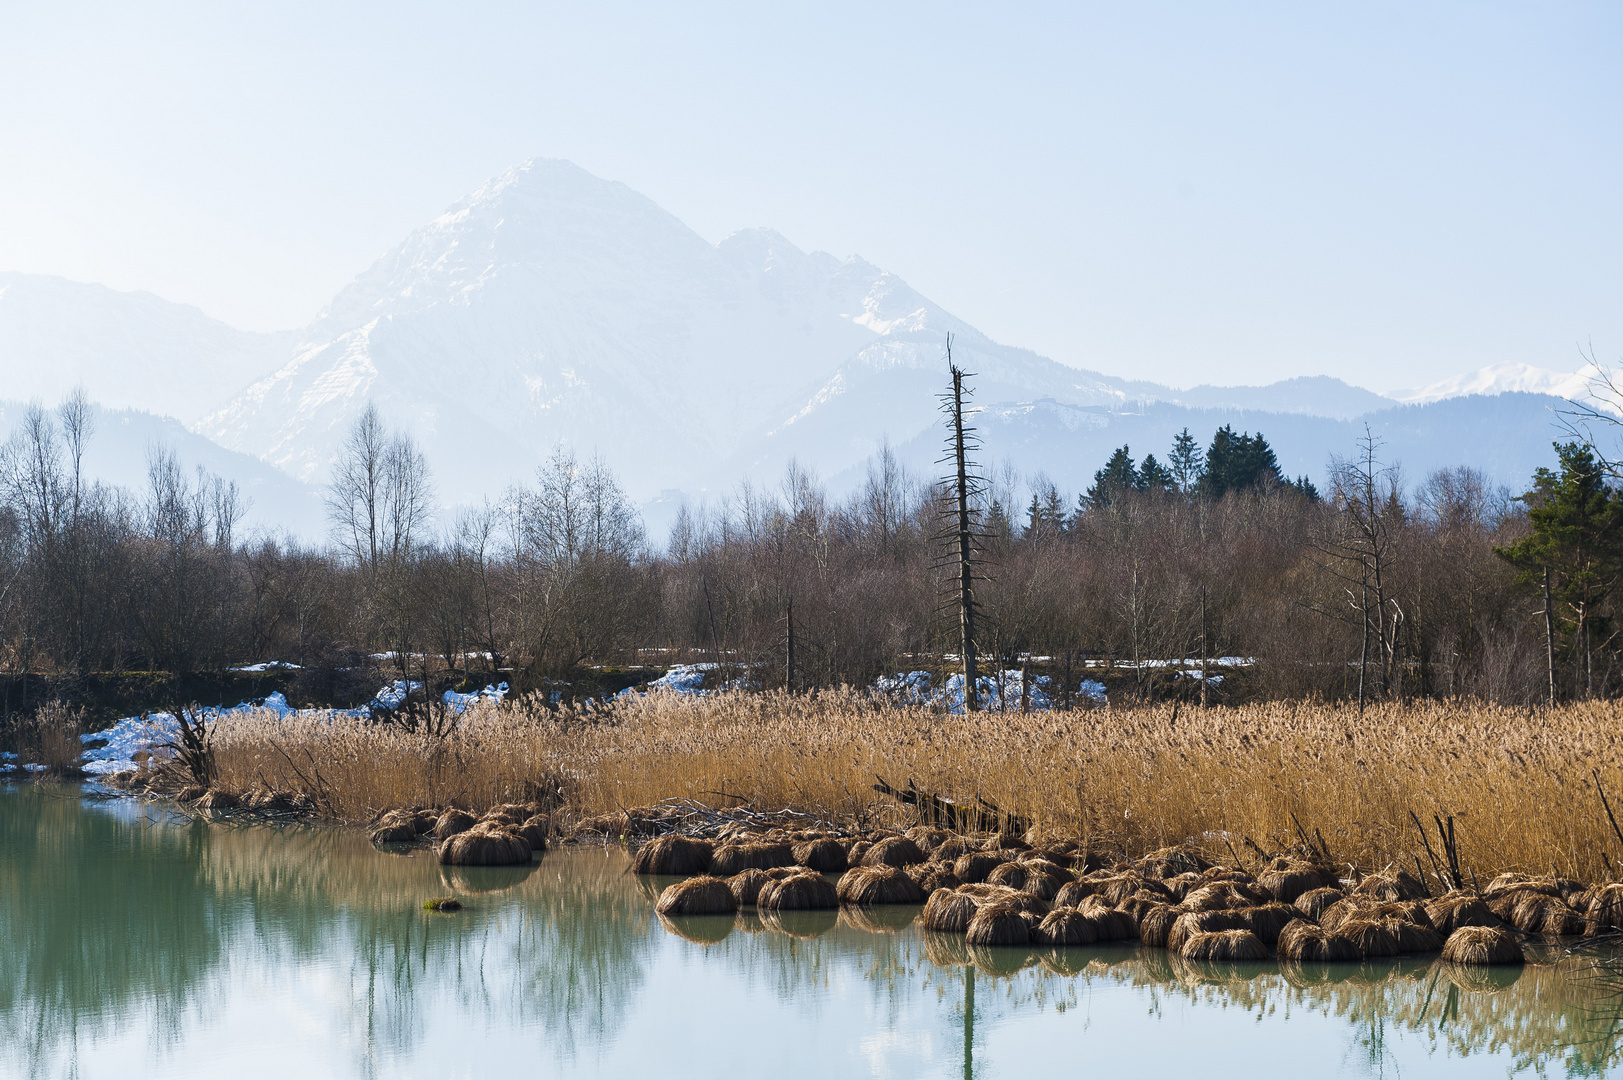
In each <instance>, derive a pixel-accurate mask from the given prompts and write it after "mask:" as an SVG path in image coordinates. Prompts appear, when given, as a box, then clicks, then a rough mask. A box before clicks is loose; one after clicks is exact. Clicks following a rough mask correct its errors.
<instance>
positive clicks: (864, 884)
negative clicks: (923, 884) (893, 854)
mask: <svg viewBox="0 0 1623 1080" xmlns="http://www.w3.org/2000/svg"><path fill="white" fill-rule="evenodd" d="M836 892H837V893H838V895H839V898H840V903H842V904H922V903H923V902H924V890H923V889H920V888H919V886H918V884H917V883H916V882H915V881H914V880H913V879H912V878H910V877H908V876H907V873H906V872H905V871H903V870H899V869H897V868H896V867H894V866H853V867H852V868H851V869H849V870H847V871H846V872H845V873H844V874H842V875H841V876H840V883H839V885H838V886H837V888H836Z"/></svg>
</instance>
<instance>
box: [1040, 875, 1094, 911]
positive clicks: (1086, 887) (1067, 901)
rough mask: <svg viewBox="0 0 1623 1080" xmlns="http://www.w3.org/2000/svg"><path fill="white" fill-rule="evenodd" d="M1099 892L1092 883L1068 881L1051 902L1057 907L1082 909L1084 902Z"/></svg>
mask: <svg viewBox="0 0 1623 1080" xmlns="http://www.w3.org/2000/svg"><path fill="white" fill-rule="evenodd" d="M1098 891H1099V887H1098V886H1097V885H1095V884H1094V883H1093V882H1091V881H1068V882H1066V883H1065V884H1064V885H1063V886H1061V887H1060V890H1059V892H1057V893H1055V894H1054V897H1053V899H1052V900H1051V901H1050V903H1052V904H1053V905H1054V906H1055V907H1080V906H1081V904H1082V901H1084V900H1086V899H1087V898H1088V897H1090V896H1092V895H1093V894H1094V893H1096V892H1098Z"/></svg>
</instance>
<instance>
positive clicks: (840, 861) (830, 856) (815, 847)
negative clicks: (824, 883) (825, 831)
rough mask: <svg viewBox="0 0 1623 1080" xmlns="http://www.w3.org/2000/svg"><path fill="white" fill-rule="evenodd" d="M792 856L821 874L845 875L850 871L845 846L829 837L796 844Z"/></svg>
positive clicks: (796, 860)
mask: <svg viewBox="0 0 1623 1080" xmlns="http://www.w3.org/2000/svg"><path fill="white" fill-rule="evenodd" d="M790 854H792V855H793V856H794V859H795V862H797V863H799V864H800V865H801V866H804V867H807V868H809V869H812V870H816V871H817V872H818V873H821V874H843V873H845V872H846V870H848V869H850V865H849V863H848V861H847V859H846V854H845V845H844V844H842V843H840V842H839V841H838V840H833V839H829V838H827V837H824V838H822V839H820V840H807V841H804V842H802V843H799V844H796V845H795V846H794V847H793V848H792V849H791V852H790Z"/></svg>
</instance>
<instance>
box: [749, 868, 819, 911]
mask: <svg viewBox="0 0 1623 1080" xmlns="http://www.w3.org/2000/svg"><path fill="white" fill-rule="evenodd" d="M755 904H756V906H757V907H758V908H760V909H761V910H762V911H822V910H831V909H833V908H837V907H839V906H840V897H839V894H838V893H837V892H836V891H835V889H834V886H833V885H831V884H830V883H829V880H828V878H826V877H824V876H823V875H822V874H819V873H818V872H817V871H815V870H799V871H797V872H795V873H792V874H790V875H789V876H788V877H784V878H780V879H778V880H776V881H773V880H772V879H770V878H769V879H767V883H766V884H765V885H764V886H763V887H762V888H761V892H760V895H759V896H757V897H756V900H755Z"/></svg>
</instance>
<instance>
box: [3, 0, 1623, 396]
mask: <svg viewBox="0 0 1623 1080" xmlns="http://www.w3.org/2000/svg"><path fill="white" fill-rule="evenodd" d="M1620 10H1623V9H1619V8H1617V7H1616V6H1615V5H1608V4H1600V3H1595V4H1553V3H1552V4H1537V5H1534V4H1524V5H1494V4H1484V3H1472V4H1459V5H1417V4H1410V3H1404V4H1382V3H1359V4H1356V5H1353V4H1349V5H1344V6H1333V5H1324V4H1300V3H1281V4H1274V5H1269V4H1228V3H1226V4H1190V5H1176V4H1169V5H1149V4H1111V5H1082V4H1070V5H1053V6H1047V5H1019V6H1015V5H991V4H977V5H951V4H941V3H932V4H918V5H908V4H874V3H866V4H861V5H840V4H831V3H819V4H815V5H804V6H803V7H801V8H800V9H799V10H798V12H796V11H791V10H790V9H788V8H787V7H785V6H784V5H744V4H740V5H707V4H699V3H681V4H657V5H646V6H640V5H591V6H587V5H569V6H560V5H542V4H513V5H508V4H498V3H480V4H462V5H427V4H410V3H398V2H391V3H387V4H376V5H365V4H348V5H339V4H332V3H320V4H316V3H299V2H292V0H284V2H279V3H276V4H263V5H252V6H249V5H227V4H221V3H198V4H150V3H149V4H139V5H132V4H127V3H126V4H107V5H87V4H74V3H57V2H53V3H50V4H39V3H27V4H20V3H10V2H0V269H10V270H24V271H31V272H40V273H54V274H61V275H64V276H67V277H71V278H75V279H79V280H88V281H100V282H104V283H106V284H109V285H113V286H115V287H119V288H142V289H148V290H150V291H152V292H155V293H157V294H159V295H160V296H163V297H166V298H168V299H171V300H176V301H182V302H186V303H192V304H196V305H198V306H199V307H201V308H203V309H204V310H205V311H207V312H209V313H210V314H212V315H215V316H217V317H219V318H222V319H224V320H226V321H228V322H231V323H233V324H235V325H238V326H242V327H246V328H253V329H276V328H286V327H292V326H296V325H300V324H302V323H304V322H305V321H307V320H308V319H309V318H310V317H311V316H312V315H313V314H314V313H315V311H316V310H317V309H318V308H319V307H320V306H321V304H322V303H324V302H325V301H326V300H327V299H328V298H329V297H330V296H331V295H332V294H333V293H334V292H335V291H336V290H337V289H338V288H339V287H340V286H342V285H343V284H344V283H345V282H346V281H347V280H348V279H349V278H351V277H352V276H354V275H355V274H356V273H358V272H359V271H360V270H362V269H363V268H364V267H365V266H366V265H367V264H368V263H370V262H371V260H372V259H373V258H375V257H376V256H377V255H379V254H381V253H382V252H383V251H384V250H386V249H387V248H389V247H390V246H392V245H393V244H395V243H396V242H398V241H399V240H400V239H401V238H402V237H403V236H404V235H405V233H406V232H407V231H408V230H410V229H411V228H413V227H414V226H416V225H419V224H421V223H423V222H425V221H426V220H428V219H429V218H431V217H433V216H434V215H435V214H437V213H438V212H439V211H440V210H442V209H443V208H444V207H445V206H447V205H448V204H450V203H451V202H453V201H455V200H456V199H457V198H459V197H460V196H462V195H463V194H465V193H466V192H468V191H469V190H471V189H473V188H474V187H476V186H477V185H478V184H480V183H481V182H482V181H484V180H485V179H487V178H488V177H490V176H492V175H494V174H496V173H498V172H500V171H502V170H503V169H505V168H507V167H508V166H511V165H513V164H515V163H517V162H519V161H521V160H523V159H525V158H528V157H531V156H534V155H542V156H548V157H562V158H568V159H570V160H572V161H574V162H576V163H577V164H579V165H581V166H583V167H585V168H586V169H589V170H591V171H592V172H594V173H597V174H598V175H600V176H604V177H609V178H612V179H617V180H623V181H625V182H626V183H627V184H629V185H631V186H632V187H634V188H636V189H638V190H639V191H642V192H643V193H645V194H647V195H648V196H650V197H651V198H653V199H654V200H655V201H657V202H659V203H660V204H661V205H663V206H664V207H665V208H666V209H668V210H670V211H671V212H672V213H674V214H676V215H677V216H678V217H680V218H682V219H683V220H685V221H686V222H688V224H690V225H691V226H693V227H694V228H695V229H697V230H698V231H699V232H700V233H701V234H703V235H704V236H706V237H707V238H709V239H711V240H719V239H721V238H722V237H723V236H725V235H727V234H728V233H730V232H732V231H733V230H734V229H737V228H741V227H745V226H751V225H767V226H770V227H773V228H776V229H778V230H779V231H780V232H782V233H784V234H785V235H786V236H788V237H789V238H790V239H791V240H793V241H795V242H796V243H798V244H799V245H800V246H801V247H804V248H821V249H824V250H827V251H831V252H833V253H835V254H837V255H842V256H843V255H847V254H853V253H856V254H861V255H863V256H864V257H866V258H868V259H870V260H872V261H873V262H875V263H878V264H879V265H881V266H884V267H886V268H887V269H890V270H893V271H894V272H896V273H898V274H899V275H901V276H902V277H904V278H906V279H907V280H908V281H909V282H910V283H911V284H913V285H914V286H915V287H917V288H918V289H919V290H920V291H922V292H924V293H925V294H926V295H929V296H931V297H932V298H934V299H935V300H937V301H938V302H940V303H941V304H943V305H944V306H945V307H947V308H948V309H949V310H952V311H954V312H955V313H957V314H959V315H960V316H962V317H964V318H966V319H968V320H969V321H970V322H972V323H974V324H975V325H977V326H979V327H980V328H981V329H983V330H985V331H986V332H987V333H989V334H991V335H992V336H993V337H995V338H997V339H999V340H1001V341H1004V342H1006V343H1009V344H1014V345H1024V346H1028V347H1030V348H1034V349H1036V350H1038V351H1040V352H1044V353H1046V354H1048V355H1050V356H1053V357H1055V358H1056V359H1060V360H1063V361H1066V362H1069V363H1073V364H1078V365H1081V366H1086V367H1091V368H1096V369H1098V370H1102V371H1106V372H1111V373H1115V374H1122V375H1131V376H1137V377H1144V378H1153V379H1157V380H1160V381H1165V382H1170V383H1173V384H1180V385H1188V384H1191V383H1195V382H1200V381H1214V382H1223V383H1237V382H1265V381H1271V380H1273V379H1277V378H1283V377H1288V376H1290V375H1294V374H1313V373H1326V374H1333V375H1339V376H1342V377H1344V378H1346V379H1348V380H1349V381H1352V382H1355V383H1360V384H1363V385H1367V386H1370V387H1372V388H1376V389H1386V388H1392V387H1400V386H1410V385H1415V384H1418V383H1422V382H1428V381H1431V380H1434V379H1437V378H1441V377H1444V376H1447V375H1451V374H1455V373H1457V372H1459V371H1463V370H1467V369H1470V368H1475V367H1479V366H1482V365H1484V364H1489V363H1497V362H1501V361H1523V362H1528V363H1534V364H1540V365H1543V366H1549V367H1556V368H1565V369H1572V368H1575V367H1576V366H1577V365H1578V363H1579V357H1578V349H1579V347H1580V346H1581V345H1583V344H1584V343H1585V342H1589V341H1593V343H1594V346H1595V348H1596V350H1597V351H1598V352H1599V353H1600V355H1601V358H1602V359H1609V360H1613V361H1616V360H1618V359H1619V358H1620V357H1623V209H1620V199H1619V190H1620V179H1623V169H1620V166H1623V160H1620V158H1623V154H1620V143H1623V108H1620V106H1623V94H1620V90H1623V63H1620V61H1623V56H1620V52H1623V49H1620V45H1623V15H1620V14H1619V12H1620Z"/></svg>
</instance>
